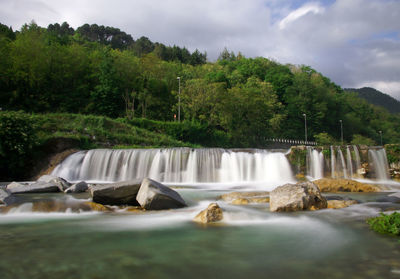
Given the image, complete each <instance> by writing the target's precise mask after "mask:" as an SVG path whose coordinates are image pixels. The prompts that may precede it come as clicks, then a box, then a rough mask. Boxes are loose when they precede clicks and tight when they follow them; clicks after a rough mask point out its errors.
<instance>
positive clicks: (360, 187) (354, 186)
mask: <svg viewBox="0 0 400 279" xmlns="http://www.w3.org/2000/svg"><path fill="white" fill-rule="evenodd" d="M313 182H314V183H315V185H317V186H318V188H319V189H320V190H321V192H380V191H382V190H381V188H380V187H378V186H376V185H371V184H365V183H361V182H358V181H355V180H351V179H330V178H322V179H318V180H315V181H313Z"/></svg>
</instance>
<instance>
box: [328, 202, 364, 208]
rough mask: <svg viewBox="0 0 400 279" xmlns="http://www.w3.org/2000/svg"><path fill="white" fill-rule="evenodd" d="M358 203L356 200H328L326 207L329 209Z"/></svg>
mask: <svg viewBox="0 0 400 279" xmlns="http://www.w3.org/2000/svg"><path fill="white" fill-rule="evenodd" d="M353 204H358V201H356V200H329V201H328V208H331V209H339V208H345V207H349V206H350V205H353Z"/></svg>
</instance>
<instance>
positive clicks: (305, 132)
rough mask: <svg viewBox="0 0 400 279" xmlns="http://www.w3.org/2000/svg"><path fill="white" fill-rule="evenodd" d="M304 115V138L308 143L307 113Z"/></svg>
mask: <svg viewBox="0 0 400 279" xmlns="http://www.w3.org/2000/svg"><path fill="white" fill-rule="evenodd" d="M303 116H304V138H305V140H306V144H307V115H306V114H305V113H303Z"/></svg>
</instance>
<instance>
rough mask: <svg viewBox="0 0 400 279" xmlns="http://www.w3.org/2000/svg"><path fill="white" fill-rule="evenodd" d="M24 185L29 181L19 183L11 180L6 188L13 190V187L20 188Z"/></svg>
mask: <svg viewBox="0 0 400 279" xmlns="http://www.w3.org/2000/svg"><path fill="white" fill-rule="evenodd" d="M24 186H28V184H27V183H19V182H15V181H13V182H11V183H10V184H8V185H7V187H6V189H7V190H9V191H11V189H13V188H18V187H24Z"/></svg>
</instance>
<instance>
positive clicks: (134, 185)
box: [90, 179, 141, 205]
mask: <svg viewBox="0 0 400 279" xmlns="http://www.w3.org/2000/svg"><path fill="white" fill-rule="evenodd" d="M140 185H141V181H140V180H137V179H136V180H128V181H122V182H117V183H110V184H106V185H92V186H91V187H90V194H91V195H92V198H93V202H96V203H100V204H108V205H139V204H138V202H137V201H136V196H137V194H138V192H139V188H140Z"/></svg>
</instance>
